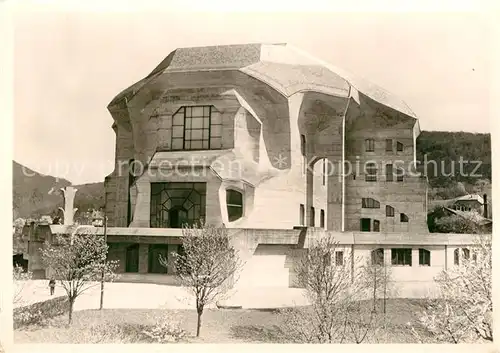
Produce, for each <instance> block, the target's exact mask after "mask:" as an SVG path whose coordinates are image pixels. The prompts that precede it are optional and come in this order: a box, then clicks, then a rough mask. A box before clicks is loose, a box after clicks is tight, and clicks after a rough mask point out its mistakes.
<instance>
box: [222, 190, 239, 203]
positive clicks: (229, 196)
mask: <svg viewBox="0 0 500 353" xmlns="http://www.w3.org/2000/svg"><path fill="white" fill-rule="evenodd" d="M226 202H227V203H228V204H231V205H239V206H241V205H243V194H242V193H240V192H238V191H236V190H226Z"/></svg>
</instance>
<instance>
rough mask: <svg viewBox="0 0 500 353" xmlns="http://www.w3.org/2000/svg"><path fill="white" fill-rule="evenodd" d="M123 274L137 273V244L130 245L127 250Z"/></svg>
mask: <svg viewBox="0 0 500 353" xmlns="http://www.w3.org/2000/svg"><path fill="white" fill-rule="evenodd" d="M125 272H139V244H132V245H130V246H129V247H128V248H127V253H126V255H125Z"/></svg>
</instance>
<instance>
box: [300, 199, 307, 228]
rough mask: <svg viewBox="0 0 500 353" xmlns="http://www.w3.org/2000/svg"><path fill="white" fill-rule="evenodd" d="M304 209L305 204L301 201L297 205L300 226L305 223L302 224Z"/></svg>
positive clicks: (304, 216) (304, 217) (303, 221)
mask: <svg viewBox="0 0 500 353" xmlns="http://www.w3.org/2000/svg"><path fill="white" fill-rule="evenodd" d="M305 211H306V209H305V206H304V204H302V203H301V204H300V206H299V222H300V225H301V226H303V225H305V224H304V223H305V220H306V215H305Z"/></svg>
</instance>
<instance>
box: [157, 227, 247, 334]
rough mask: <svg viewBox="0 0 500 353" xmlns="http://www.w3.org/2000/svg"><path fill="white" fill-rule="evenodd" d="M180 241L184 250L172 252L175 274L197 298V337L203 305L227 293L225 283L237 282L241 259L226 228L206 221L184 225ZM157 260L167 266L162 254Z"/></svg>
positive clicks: (227, 286) (227, 288)
mask: <svg viewBox="0 0 500 353" xmlns="http://www.w3.org/2000/svg"><path fill="white" fill-rule="evenodd" d="M181 240H182V247H183V252H182V253H177V254H175V267H176V274H177V276H178V277H179V279H180V282H181V284H182V285H183V286H185V287H186V288H187V290H188V291H189V292H191V293H192V294H193V295H194V297H195V299H196V312H197V314H198V321H197V326H196V337H199V336H200V329H201V316H202V314H203V310H204V308H205V306H207V305H208V304H211V303H214V302H215V301H216V300H218V299H220V298H221V297H222V296H223V295H224V294H226V293H227V291H228V290H229V287H230V285H229V283H228V282H229V281H233V283H234V282H235V281H236V278H235V275H236V273H237V271H238V270H239V268H240V267H241V262H240V259H239V257H238V255H237V253H236V250H235V249H234V247H233V246H232V245H231V243H230V239H229V237H228V234H227V230H226V229H225V228H217V227H213V226H210V225H205V224H201V225H199V226H198V225H194V226H192V227H188V226H186V227H184V228H183V229H182V238H181ZM160 263H161V264H162V265H163V266H167V265H168V264H167V261H166V259H165V258H162V257H160Z"/></svg>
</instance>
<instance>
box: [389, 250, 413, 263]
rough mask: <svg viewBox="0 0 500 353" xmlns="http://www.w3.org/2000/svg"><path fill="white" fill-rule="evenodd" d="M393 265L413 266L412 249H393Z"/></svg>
mask: <svg viewBox="0 0 500 353" xmlns="http://www.w3.org/2000/svg"><path fill="white" fill-rule="evenodd" d="M391 263H392V264H393V265H399V266H411V249H391Z"/></svg>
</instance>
